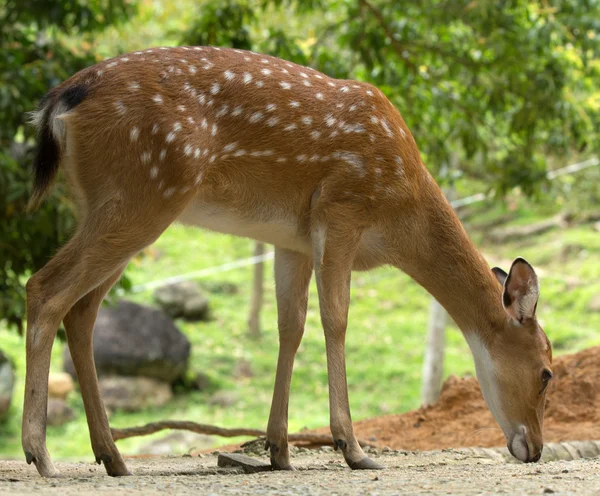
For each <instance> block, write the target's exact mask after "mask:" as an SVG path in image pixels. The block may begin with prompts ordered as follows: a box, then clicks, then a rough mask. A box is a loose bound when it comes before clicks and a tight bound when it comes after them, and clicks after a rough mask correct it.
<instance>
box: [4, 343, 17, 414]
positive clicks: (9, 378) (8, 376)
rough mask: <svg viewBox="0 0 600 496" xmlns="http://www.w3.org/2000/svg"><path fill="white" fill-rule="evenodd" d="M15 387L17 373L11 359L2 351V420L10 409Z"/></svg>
mask: <svg viewBox="0 0 600 496" xmlns="http://www.w3.org/2000/svg"><path fill="white" fill-rule="evenodd" d="M14 387H15V371H14V367H13V364H12V362H11V361H10V359H9V358H8V357H7V356H6V355H5V354H4V353H3V352H2V351H0V419H2V418H4V417H5V416H6V414H7V413H8V409H9V408H10V402H11V400H12V394H13V389H14Z"/></svg>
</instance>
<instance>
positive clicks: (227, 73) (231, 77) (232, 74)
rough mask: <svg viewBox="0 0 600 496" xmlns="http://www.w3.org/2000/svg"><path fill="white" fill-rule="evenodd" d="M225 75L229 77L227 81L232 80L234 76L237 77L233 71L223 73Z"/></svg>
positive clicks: (226, 77)
mask: <svg viewBox="0 0 600 496" xmlns="http://www.w3.org/2000/svg"><path fill="white" fill-rule="evenodd" d="M223 76H225V79H227V81H231V80H232V79H233V78H235V74H234V73H233V72H231V71H225V72H224V73H223Z"/></svg>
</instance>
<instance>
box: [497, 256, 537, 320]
mask: <svg viewBox="0 0 600 496" xmlns="http://www.w3.org/2000/svg"><path fill="white" fill-rule="evenodd" d="M494 273H495V272H494ZM496 277H498V275H496ZM539 296H540V284H539V282H538V278H537V275H536V274H535V271H534V270H533V267H532V266H531V265H529V263H528V262H527V261H526V260H525V259H524V258H520V257H519V258H516V259H515V260H514V262H513V263H512V266H511V267H510V271H509V272H508V276H506V277H505V279H504V291H503V292H502V304H503V306H504V309H505V310H506V313H507V314H508V315H509V316H510V317H512V318H513V319H514V320H516V321H518V322H523V321H524V320H526V319H531V318H533V317H534V316H535V310H536V307H537V302H538V298H539Z"/></svg>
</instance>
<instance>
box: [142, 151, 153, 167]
mask: <svg viewBox="0 0 600 496" xmlns="http://www.w3.org/2000/svg"><path fill="white" fill-rule="evenodd" d="M151 157H152V152H151V151H149V152H144V153H142V154H141V155H140V159H141V160H142V164H147V163H148V162H150V158H151Z"/></svg>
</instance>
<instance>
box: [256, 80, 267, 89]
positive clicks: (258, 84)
mask: <svg viewBox="0 0 600 496" xmlns="http://www.w3.org/2000/svg"><path fill="white" fill-rule="evenodd" d="M254 85H255V86H256V87H257V88H262V87H263V86H264V85H265V83H263V82H262V81H256V83H254Z"/></svg>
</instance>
